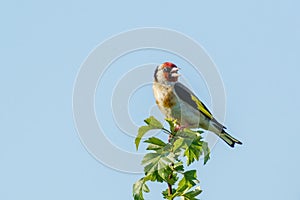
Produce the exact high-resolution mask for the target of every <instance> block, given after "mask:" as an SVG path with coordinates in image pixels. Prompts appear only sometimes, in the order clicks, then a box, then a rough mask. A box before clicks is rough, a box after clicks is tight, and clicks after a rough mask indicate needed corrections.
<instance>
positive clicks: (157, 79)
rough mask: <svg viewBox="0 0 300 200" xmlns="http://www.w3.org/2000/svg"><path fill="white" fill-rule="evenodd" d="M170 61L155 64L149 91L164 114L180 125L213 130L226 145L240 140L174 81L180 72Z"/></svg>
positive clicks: (196, 98)
mask: <svg viewBox="0 0 300 200" xmlns="http://www.w3.org/2000/svg"><path fill="white" fill-rule="evenodd" d="M179 69H180V68H178V67H177V66H176V65H175V64H173V63H172V62H164V63H162V64H160V65H158V66H157V67H156V69H155V71H154V81H153V87H152V89H153V93H154V97H155V101H156V104H157V106H158V108H159V109H160V111H161V112H162V113H163V114H164V115H165V117H166V118H171V119H174V120H176V123H177V124H178V125H179V127H181V128H190V129H194V128H196V129H198V128H201V129H204V130H208V131H210V132H213V133H215V134H216V135H217V136H219V137H220V138H221V139H222V140H224V141H225V142H226V143H227V144H228V145H229V146H230V147H234V145H235V144H240V145H241V144H242V142H241V141H239V140H238V139H236V138H234V137H233V136H231V135H230V134H228V133H227V132H226V130H225V129H226V127H225V126H224V125H223V124H221V123H220V122H218V121H217V120H216V119H215V118H214V116H213V115H212V113H211V112H210V111H209V110H208V108H207V107H206V106H205V105H204V103H203V102H201V101H200V100H199V98H198V97H197V96H196V95H195V94H194V93H193V92H192V91H191V90H190V89H189V88H188V87H186V86H185V85H183V84H182V83H180V82H179V81H178V79H179V76H180V75H181V74H179V73H178V71H179Z"/></svg>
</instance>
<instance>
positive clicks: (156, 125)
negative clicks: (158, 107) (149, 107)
mask: <svg viewBox="0 0 300 200" xmlns="http://www.w3.org/2000/svg"><path fill="white" fill-rule="evenodd" d="M144 122H145V123H146V124H148V125H149V126H151V127H153V128H156V129H162V128H163V125H162V124H161V123H160V122H159V121H158V120H157V119H156V118H155V117H153V116H150V117H149V118H147V119H145V120H144Z"/></svg>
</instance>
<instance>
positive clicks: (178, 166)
mask: <svg viewBox="0 0 300 200" xmlns="http://www.w3.org/2000/svg"><path fill="white" fill-rule="evenodd" d="M173 168H174V170H175V171H176V172H184V167H183V163H182V162H177V163H175V164H174V166H173Z"/></svg>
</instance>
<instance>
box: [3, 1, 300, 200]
mask: <svg viewBox="0 0 300 200" xmlns="http://www.w3.org/2000/svg"><path fill="white" fill-rule="evenodd" d="M299 7H300V4H299V2H298V1H296V0H286V1H283V0H282V1H270V0H269V1H267V0H262V1H257V0H254V1H234V0H228V1H191V2H176V1H169V0H165V1H157V0H153V1H107V2H104V1H85V2H83V1H48V2H42V1H6V2H1V3H0V24H1V33H0V35H1V37H0V58H1V73H0V91H1V99H0V102H1V103H0V109H1V112H0V122H1V123H0V124H1V126H0V134H1V139H0V199H6V200H16V199H28V200H29V199H30V200H34V199H36V200H37V199H73V200H77V199H78V200H79V199H90V200H93V199H95V200H96V199H132V194H131V192H132V184H133V183H134V182H135V181H136V180H137V179H138V178H139V177H141V175H132V174H128V173H120V172H118V171H115V170H112V169H110V168H108V167H105V166H103V165H101V164H100V163H99V162H98V161H97V160H95V159H94V158H93V157H92V156H91V155H90V154H89V153H88V152H87V151H86V150H85V148H84V147H83V145H82V144H81V142H80V140H79V137H78V134H77V132H76V129H75V125H74V122H73V117H72V91H73V84H74V81H75V78H76V74H77V72H78V70H79V68H80V65H81V63H82V62H83V61H84V59H85V58H86V57H87V56H88V54H89V53H90V52H91V51H92V49H93V48H95V47H96V46H97V45H98V44H99V43H101V42H102V41H104V40H105V39H107V38H108V37H110V36H111V35H114V34H117V33H119V32H123V31H126V30H129V29H132V28H138V27H144V26H155V27H162V28H170V29H174V30H177V31H180V32H182V33H184V34H186V35H188V36H190V37H191V38H193V39H194V40H196V41H197V42H199V43H200V44H201V45H202V46H203V47H204V48H205V49H206V51H207V52H208V54H209V55H210V56H211V57H212V59H213V60H214V62H215V63H216V65H217V66H218V69H219V71H220V74H221V76H222V79H223V81H224V86H225V88H226V95H227V103H226V105H227V114H226V120H225V124H226V125H227V126H228V127H230V130H232V131H233V132H234V135H235V136H237V137H238V138H239V139H241V140H242V141H243V142H244V144H243V146H239V147H238V148H236V149H230V148H228V147H227V146H226V145H224V143H222V142H219V143H218V144H217V145H216V147H215V148H214V149H213V151H212V155H211V157H212V159H211V160H210V161H209V162H208V164H207V165H206V166H204V167H203V166H202V164H201V163H199V164H198V165H196V167H199V174H198V176H199V179H200V180H201V183H200V186H201V188H202V189H203V190H204V192H203V194H201V195H200V198H201V199H231V200H234V199H244V200H248V199H249V200H250V199H251V200H252V199H272V200H279V199H290V200H299V199H300V191H299V184H300V181H299V180H300V173H299V168H300V156H299V139H300V136H299V135H300V134H299V130H298V125H299V116H298V114H299V109H300V104H299V102H300V94H299V85H300V81H299V67H300V61H299V53H300V14H299ZM156 56H157V55H156ZM130 58H131V59H132V61H130V59H129V60H127V61H126V62H127V63H128V64H130V63H131V62H132V63H139V62H137V60H136V59H137V58H135V57H134V56H132V57H130ZM153 58H156V57H155V56H153ZM147 61H149V62H150V61H153V62H158V61H159V60H151V59H150V60H147ZM140 64H143V63H142V62H141V63H140ZM186 74H188V72H186ZM110 76H113V74H112V75H110ZM149 76H152V74H151V75H149ZM198 81H199V83H201V82H203V80H197V79H194V80H191V84H193V85H195V84H197V82H198ZM145 88H146V89H147V87H145ZM196 88H197V87H196V86H195V89H196ZM148 89H149V91H150V90H151V88H150V87H148ZM197 94H198V95H199V96H201V98H202V99H206V102H209V97H208V96H207V94H206V93H201V92H199V93H197ZM148 95H149V99H150V100H151V98H153V97H152V93H150V92H149V93H148ZM135 98H138V94H137V95H136V96H135ZM208 104H209V103H208ZM132 112H133V115H134V110H133V111H132ZM146 117H147V116H145V118H146ZM136 119H139V120H142V119H141V118H140V117H136ZM139 123H140V124H141V122H139ZM112 126H113V124H112ZM115 134H117V133H115ZM122 137H124V136H122ZM114 138H115V140H116V143H117V144H119V145H123V146H127V144H128V145H132V144H133V141H130V139H131V138H129V139H127V140H126V143H124V142H122V141H119V140H118V139H117V138H116V137H114ZM112 139H113V138H112ZM128 148H129V149H130V148H132V149H134V146H130V147H128ZM164 187H165V186H164V185H159V184H158V185H157V184H150V189H151V193H150V194H149V195H147V196H146V199H161V194H160V190H161V189H162V188H164Z"/></svg>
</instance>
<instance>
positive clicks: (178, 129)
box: [174, 124, 187, 132]
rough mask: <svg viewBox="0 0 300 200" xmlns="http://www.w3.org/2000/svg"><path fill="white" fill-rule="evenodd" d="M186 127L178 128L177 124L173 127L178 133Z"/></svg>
mask: <svg viewBox="0 0 300 200" xmlns="http://www.w3.org/2000/svg"><path fill="white" fill-rule="evenodd" d="M186 127H187V126H180V125H179V124H176V125H175V127H174V131H175V132H178V131H182V130H183V129H185V128H186Z"/></svg>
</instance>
